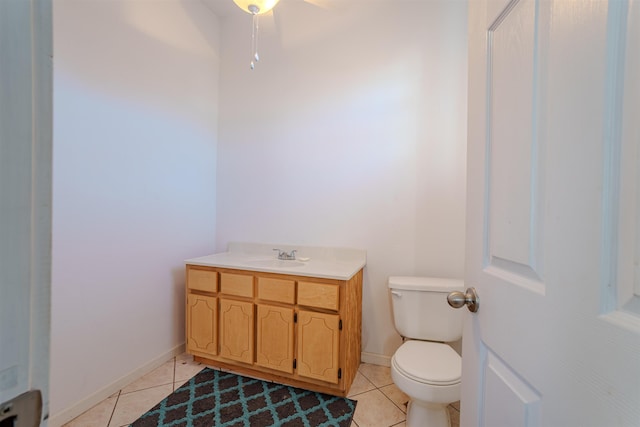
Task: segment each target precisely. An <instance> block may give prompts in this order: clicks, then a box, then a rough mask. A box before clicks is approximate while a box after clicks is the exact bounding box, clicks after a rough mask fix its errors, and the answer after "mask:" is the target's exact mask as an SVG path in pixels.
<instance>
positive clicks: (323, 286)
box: [298, 282, 340, 310]
mask: <svg viewBox="0 0 640 427" xmlns="http://www.w3.org/2000/svg"><path fill="white" fill-rule="evenodd" d="M339 301H340V286H339V285H332V284H328V283H312V282H298V304H300V305H306V306H308V307H316V308H326V309H329V310H338V305H339Z"/></svg>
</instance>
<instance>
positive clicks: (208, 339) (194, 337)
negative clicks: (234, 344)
mask: <svg viewBox="0 0 640 427" xmlns="http://www.w3.org/2000/svg"><path fill="white" fill-rule="evenodd" d="M217 322H218V313H217V304H216V299H215V298H214V297H209V296H203V295H193V294H189V295H188V297H187V352H189V353H191V352H198V353H205V354H210V355H214V356H215V355H216V354H217V350H218V343H217V341H216V335H217V331H218V324H217Z"/></svg>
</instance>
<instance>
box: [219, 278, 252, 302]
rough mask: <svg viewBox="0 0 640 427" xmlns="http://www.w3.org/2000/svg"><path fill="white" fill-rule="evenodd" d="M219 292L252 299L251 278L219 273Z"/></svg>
mask: <svg viewBox="0 0 640 427" xmlns="http://www.w3.org/2000/svg"><path fill="white" fill-rule="evenodd" d="M220 292H222V293H223V294H227V295H236V296H239V297H247V298H253V276H249V275H246V274H231V273H220Z"/></svg>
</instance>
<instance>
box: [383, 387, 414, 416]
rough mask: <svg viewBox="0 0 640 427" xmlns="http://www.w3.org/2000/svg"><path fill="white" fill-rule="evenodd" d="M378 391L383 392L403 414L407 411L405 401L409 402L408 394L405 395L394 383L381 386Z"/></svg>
mask: <svg viewBox="0 0 640 427" xmlns="http://www.w3.org/2000/svg"><path fill="white" fill-rule="evenodd" d="M380 391H381V392H383V393H384V394H385V396H387V397H388V398H389V399H391V401H392V402H393V403H395V404H396V406H397V407H398V408H400V410H401V411H402V412H404V413H405V414H406V413H407V402H409V396H407V395H406V394H405V393H404V392H403V391H402V390H400V389H399V388H398V387H397V386H396V385H395V384H389V385H387V386H384V387H381V388H380Z"/></svg>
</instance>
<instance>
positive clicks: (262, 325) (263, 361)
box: [256, 304, 294, 374]
mask: <svg viewBox="0 0 640 427" xmlns="http://www.w3.org/2000/svg"><path fill="white" fill-rule="evenodd" d="M293 327H294V323H293V308H290V307H275V306H271V305H265V304H258V306H257V319H256V364H257V365H260V366H264V367H265V368H270V369H275V370H278V371H282V372H287V373H289V374H292V373H293V336H294V335H293Z"/></svg>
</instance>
